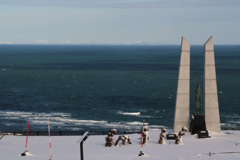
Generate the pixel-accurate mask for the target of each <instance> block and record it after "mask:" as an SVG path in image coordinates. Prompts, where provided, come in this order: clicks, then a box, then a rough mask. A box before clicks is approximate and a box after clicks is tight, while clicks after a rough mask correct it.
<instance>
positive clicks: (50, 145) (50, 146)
mask: <svg viewBox="0 0 240 160" xmlns="http://www.w3.org/2000/svg"><path fill="white" fill-rule="evenodd" d="M48 134H49V148H50V159H49V160H52V144H51V136H50V125H49V120H48Z"/></svg>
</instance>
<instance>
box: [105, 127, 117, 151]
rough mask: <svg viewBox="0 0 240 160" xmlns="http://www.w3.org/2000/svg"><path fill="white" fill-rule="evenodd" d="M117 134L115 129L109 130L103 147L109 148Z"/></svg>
mask: <svg viewBox="0 0 240 160" xmlns="http://www.w3.org/2000/svg"><path fill="white" fill-rule="evenodd" d="M116 133H117V130H116V129H110V130H109V132H108V136H107V137H106V138H105V139H106V143H105V147H111V146H112V145H113V144H114V135H115V134H116Z"/></svg>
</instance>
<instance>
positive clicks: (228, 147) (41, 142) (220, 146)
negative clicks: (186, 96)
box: [0, 130, 240, 160]
mask: <svg viewBox="0 0 240 160" xmlns="http://www.w3.org/2000/svg"><path fill="white" fill-rule="evenodd" d="M168 131H169V130H168ZM159 134H160V130H151V131H150V132H149V136H150V141H148V144H146V145H144V146H143V152H144V153H145V155H144V156H138V154H139V153H140V149H141V145H140V144H139V141H140V140H139V139H138V138H140V136H141V135H140V134H130V135H129V136H130V138H131V140H132V142H133V144H131V145H129V144H127V145H126V146H119V147H115V146H113V147H105V146H104V144H105V137H106V135H99V136H95V135H94V136H89V138H88V139H87V140H86V141H85V142H84V144H83V146H84V159H85V160H104V159H106V160H110V159H114V160H161V159H162V160H183V159H188V160H191V159H192V160H208V159H211V160H214V159H215V160H226V159H231V160H234V159H240V131H222V133H212V132H210V136H211V138H205V139H198V138H197V135H190V134H187V135H185V136H183V143H184V144H182V145H175V144H174V141H172V140H166V143H167V144H165V145H160V144H158V140H159ZM80 137H81V136H52V137H51V142H52V153H53V160H70V159H71V160H79V159H80V145H79V143H77V141H78V139H79V138H80ZM117 138H118V135H115V140H116V139H117ZM25 142H26V137H25V136H12V135H6V136H4V137H3V138H2V139H1V140H0V160H21V159H22V160H48V159H49V158H50V151H49V142H48V136H30V137H29V138H28V148H27V149H28V151H29V155H28V156H25V157H22V156H21V153H23V152H24V150H25ZM209 152H211V157H210V156H209Z"/></svg>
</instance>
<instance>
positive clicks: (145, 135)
mask: <svg viewBox="0 0 240 160" xmlns="http://www.w3.org/2000/svg"><path fill="white" fill-rule="evenodd" d="M148 130H149V126H144V127H143V129H142V141H141V142H142V144H146V143H147V141H148V140H149V137H148Z"/></svg>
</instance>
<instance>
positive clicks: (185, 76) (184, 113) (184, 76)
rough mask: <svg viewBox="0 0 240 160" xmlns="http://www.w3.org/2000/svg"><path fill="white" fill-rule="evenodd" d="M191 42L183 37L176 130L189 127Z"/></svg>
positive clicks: (175, 120)
mask: <svg viewBox="0 0 240 160" xmlns="http://www.w3.org/2000/svg"><path fill="white" fill-rule="evenodd" d="M189 95H190V44H189V43H188V41H187V40H186V39H185V38H184V37H182V45H181V58H180V66H179V75H178V87H177V97H176V107H175V118H174V132H178V131H180V130H181V129H182V127H188V128H189V114H190V110H189V105H190V96H189Z"/></svg>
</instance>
